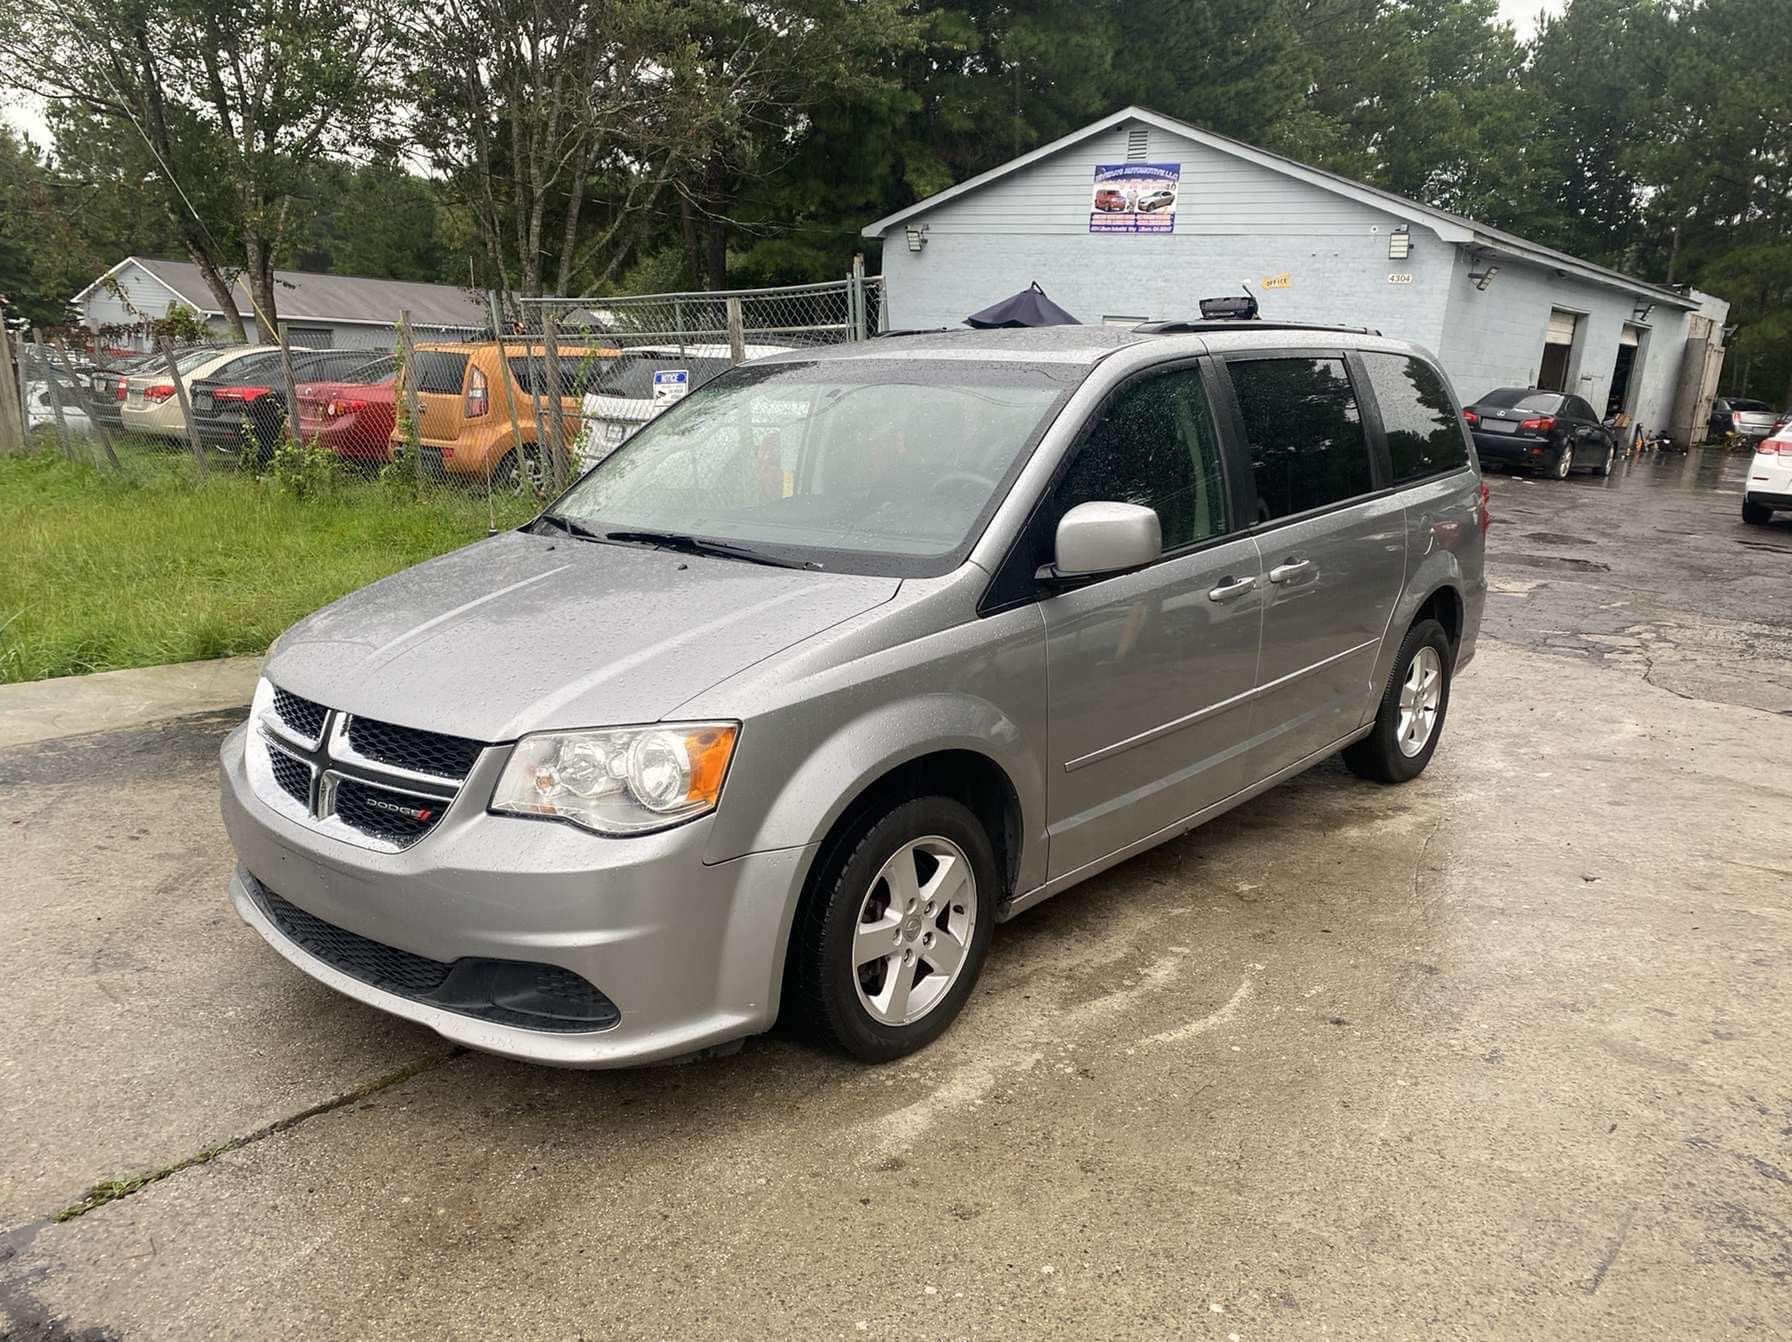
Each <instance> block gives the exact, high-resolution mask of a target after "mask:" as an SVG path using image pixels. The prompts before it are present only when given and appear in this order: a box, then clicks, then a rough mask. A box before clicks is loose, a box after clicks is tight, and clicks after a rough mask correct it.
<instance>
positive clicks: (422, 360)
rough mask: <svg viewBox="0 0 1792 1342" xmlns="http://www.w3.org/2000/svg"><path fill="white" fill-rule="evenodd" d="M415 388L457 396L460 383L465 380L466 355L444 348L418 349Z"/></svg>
mask: <svg viewBox="0 0 1792 1342" xmlns="http://www.w3.org/2000/svg"><path fill="white" fill-rule="evenodd" d="M415 367H416V369H417V390H418V391H427V392H434V393H436V394H437V395H439V396H459V395H460V388H461V384H462V383H463V382H465V381H466V380H467V356H466V355H464V354H449V353H447V352H446V351H444V350H418V351H417V355H416V359H415Z"/></svg>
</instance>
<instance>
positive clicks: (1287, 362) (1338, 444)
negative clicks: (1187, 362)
mask: <svg viewBox="0 0 1792 1342" xmlns="http://www.w3.org/2000/svg"><path fill="white" fill-rule="evenodd" d="M1226 368H1227V371H1228V372H1230V373H1231V375H1232V385H1233V387H1235V388H1236V389H1237V392H1238V409H1239V412H1240V413H1241V414H1242V416H1243V417H1244V429H1245V437H1246V439H1247V440H1248V441H1249V443H1250V448H1251V473H1252V475H1253V476H1254V477H1255V479H1256V482H1257V520H1258V521H1259V522H1273V521H1275V520H1276V519H1277V518H1279V517H1291V516H1293V515H1294V514H1295V513H1304V512H1306V511H1307V510H1309V509H1311V508H1323V507H1325V506H1327V505H1328V504H1333V503H1341V502H1343V501H1344V500H1345V499H1350V498H1355V497H1356V496H1357V495H1359V494H1367V493H1368V492H1369V491H1370V490H1371V489H1373V488H1374V477H1373V474H1372V473H1371V471H1370V468H1369V445H1368V442H1367V440H1365V439H1364V437H1363V419H1362V415H1361V414H1360V413H1359V412H1358V410H1357V404H1356V393H1355V392H1354V391H1353V390H1352V389H1351V385H1350V373H1349V370H1348V369H1346V367H1345V366H1344V360H1342V359H1234V360H1232V361H1231V362H1229V363H1228V364H1227V365H1226Z"/></svg>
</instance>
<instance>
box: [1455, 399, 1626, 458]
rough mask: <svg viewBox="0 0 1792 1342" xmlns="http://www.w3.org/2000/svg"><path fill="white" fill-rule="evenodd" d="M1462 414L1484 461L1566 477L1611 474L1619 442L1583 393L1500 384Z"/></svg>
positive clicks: (1466, 408)
mask: <svg viewBox="0 0 1792 1342" xmlns="http://www.w3.org/2000/svg"><path fill="white" fill-rule="evenodd" d="M1462 418H1463V419H1464V420H1465V421H1466V422H1467V424H1468V427H1469V432H1470V433H1472V434H1473V435H1474V439H1475V452H1476V453H1477V455H1479V456H1480V458H1481V463H1482V465H1489V464H1492V465H1502V466H1522V467H1524V468H1525V469H1526V470H1532V471H1541V472H1543V473H1545V474H1547V475H1551V476H1554V477H1555V478H1556V479H1557V480H1566V479H1567V478H1568V473H1569V472H1570V471H1579V470H1591V471H1597V472H1598V473H1599V474H1600V475H1610V474H1611V473H1612V465H1613V463H1614V462H1616V461H1617V459H1618V444H1617V440H1616V439H1614V438H1613V437H1612V435H1611V431H1610V430H1609V429H1607V428H1606V427H1605V425H1603V424H1601V423H1600V422H1599V416H1597V415H1596V414H1594V413H1593V407H1592V406H1590V405H1588V404H1587V403H1586V401H1584V400H1583V399H1581V398H1580V397H1579V396H1571V395H1567V394H1565V393H1563V392H1559V391H1540V390H1539V389H1537V388H1536V387H1499V388H1497V389H1495V390H1493V391H1490V392H1488V393H1487V395H1485V396H1483V397H1482V398H1481V399H1480V400H1478V401H1476V402H1475V403H1474V404H1473V405H1469V406H1464V407H1463V410H1462Z"/></svg>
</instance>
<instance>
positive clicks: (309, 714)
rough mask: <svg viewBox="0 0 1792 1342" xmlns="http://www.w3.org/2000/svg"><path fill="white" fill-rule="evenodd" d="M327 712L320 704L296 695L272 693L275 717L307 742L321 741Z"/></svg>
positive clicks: (280, 692)
mask: <svg viewBox="0 0 1792 1342" xmlns="http://www.w3.org/2000/svg"><path fill="white" fill-rule="evenodd" d="M329 712H330V710H329V709H327V708H325V707H324V706H323V705H322V704H314V703H312V702H311V700H309V699H301V698H299V696H298V695H296V694H289V693H287V692H286V691H285V690H275V691H274V713H275V715H276V716H277V717H278V718H279V719H280V721H282V722H284V723H285V724H286V725H287V726H288V727H290V728H291V729H292V730H293V731H294V732H295V733H297V734H298V735H299V736H302V737H304V738H305V740H307V741H321V740H323V737H324V719H325V718H326V717H327V716H328V715H329Z"/></svg>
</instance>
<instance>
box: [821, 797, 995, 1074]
mask: <svg viewBox="0 0 1792 1342" xmlns="http://www.w3.org/2000/svg"><path fill="white" fill-rule="evenodd" d="M836 853H837V856H836V858H835V860H834V861H832V862H830V863H829V865H828V867H827V868H825V869H824V870H823V871H822V873H821V875H820V884H819V886H818V887H817V889H816V890H815V891H814V892H813V894H812V896H811V898H810V899H809V900H808V902H807V907H806V908H805V910H804V913H803V916H802V918H801V919H800V921H799V923H798V925H797V927H796V929H795V932H794V943H793V945H792V946H791V955H792V957H793V971H794V972H793V974H792V981H791V984H790V995H791V1001H790V1003H789V1005H790V1006H791V1007H792V1009H793V1014H796V1015H798V1016H800V1017H801V1018H802V1019H803V1020H804V1022H805V1023H806V1024H807V1025H808V1026H809V1027H810V1028H811V1030H812V1031H813V1032H814V1033H816V1034H818V1035H820V1036H821V1037H822V1038H823V1039H824V1040H826V1041H827V1042H830V1043H832V1044H834V1045H836V1046H837V1047H839V1048H841V1049H843V1050H844V1051H846V1052H847V1053H850V1054H851V1055H852V1056H853V1057H855V1058H858V1059H860V1060H861V1061H864V1062H889V1061H891V1060H893V1059H895V1058H900V1057H903V1056H904V1055H906V1054H909V1053H913V1052H914V1051H915V1050H916V1049H919V1048H923V1047H925V1046H926V1045H928V1044H930V1043H932V1042H933V1041H934V1040H935V1039H937V1038H939V1036H940V1035H941V1034H943V1033H945V1030H946V1028H947V1027H948V1026H949V1025H951V1024H952V1022H953V1020H954V1019H955V1018H956V1017H957V1015H958V1013H959V1012H960V1011H961V1010H963V1009H964V1004H965V1000H966V999H967V998H968V997H969V996H970V994H971V989H972V988H973V987H974V986H975V984H976V981H977V975H978V974H979V972H981V970H982V968H983V958H984V955H985V954H986V953H987V951H988V949H989V937H990V930H991V928H992V926H993V925H994V923H995V899H996V889H997V880H998V877H997V872H996V860H995V851H994V848H993V846H992V845H991V843H990V839H989V835H988V834H987V833H985V831H984V829H983V825H982V824H981V822H979V821H978V819H977V817H976V816H975V815H973V814H972V813H971V811H970V810H969V809H968V808H966V807H965V806H964V805H963V804H962V803H960V802H957V801H954V800H952V799H951V798H949V797H917V798H915V799H914V800H912V801H906V802H902V803H900V804H899V805H896V806H894V807H891V808H890V809H888V810H886V811H883V812H881V813H878V814H873V815H871V816H868V817H866V819H865V820H863V821H862V822H861V823H860V825H859V826H858V828H857V829H856V830H855V831H854V834H853V837H849V838H848V839H847V841H846V842H845V844H843V845H842V846H841V847H840V848H839V849H837V850H836Z"/></svg>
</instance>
